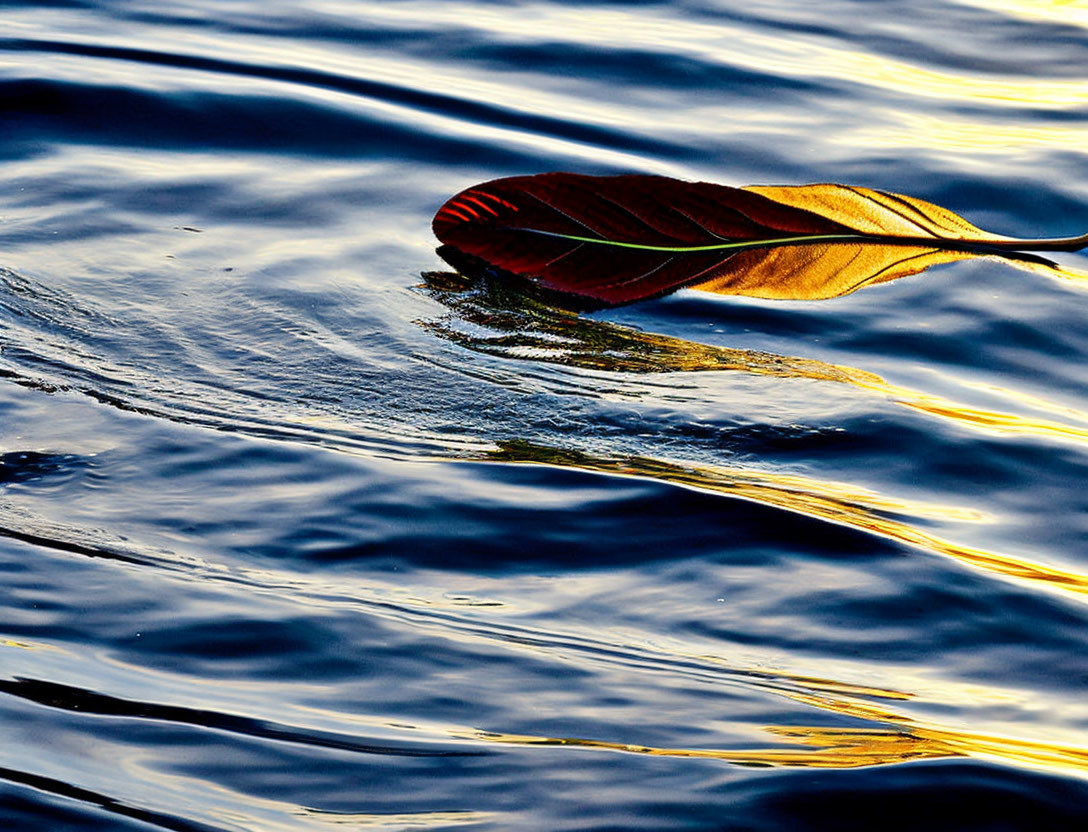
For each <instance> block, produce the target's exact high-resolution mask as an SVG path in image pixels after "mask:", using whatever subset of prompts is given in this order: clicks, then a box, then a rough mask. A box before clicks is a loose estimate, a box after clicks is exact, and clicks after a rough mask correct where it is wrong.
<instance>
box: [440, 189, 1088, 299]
mask: <svg viewBox="0 0 1088 832" xmlns="http://www.w3.org/2000/svg"><path fill="white" fill-rule="evenodd" d="M433 227H434V233H435V236H437V237H438V239H439V240H441V241H442V243H443V244H444V245H443V246H442V248H440V249H439V254H441V255H442V257H443V258H444V259H446V260H447V262H449V263H450V264H451V265H452V266H454V268H457V269H460V270H469V271H471V270H481V269H483V270H487V271H491V272H495V273H501V274H513V275H516V276H519V277H522V278H527V279H529V280H530V281H532V282H533V283H534V284H536V285H537V286H540V287H543V288H545V289H548V290H551V291H554V292H559V293H561V294H564V295H568V296H572V297H574V298H577V299H579V300H580V301H581V302H582V303H586V304H596V305H605V306H615V305H619V304H624V303H631V302H633V301H637V300H643V299H645V298H649V297H654V296H657V295H661V294H664V293H666V292H670V291H673V290H675V289H679V288H681V287H684V286H696V285H698V288H704V289H706V290H708V291H713V292H718V293H722V294H743V295H752V296H755V297H768V298H783V299H785V298H789V299H805V300H813V299H822V298H829V297H837V296H839V295H844V294H847V293H849V292H852V291H854V290H856V289H858V288H860V287H861V286H864V285H867V284H871V283H879V282H884V281H887V280H893V279H895V278H898V277H904V276H906V275H909V274H916V273H918V272H920V271H922V270H924V269H926V268H928V267H930V266H932V265H935V264H937V263H945V262H950V261H952V260H958V259H963V258H968V257H978V256H985V255H990V256H992V255H999V256H1003V257H1006V258H1016V259H1022V260H1027V261H1031V262H1034V263H1036V264H1043V265H1046V264H1048V263H1049V261H1046V260H1044V259H1042V258H1039V257H1035V256H1033V255H1030V254H1025V253H1024V252H1025V251H1075V250H1078V249H1081V248H1084V247H1085V246H1088V235H1085V236H1083V237H1072V238H1062V239H1050V240H1020V239H1015V238H1011V237H1003V236H1000V235H997V234H989V233H987V232H985V231H982V230H981V229H979V228H976V227H975V226H974V225H972V224H971V223H969V222H967V221H966V220H965V219H963V218H962V217H960V216H958V215H956V214H954V213H952V212H951V211H948V210H947V209H945V208H941V207H940V206H938V205H933V204H932V203H929V202H925V201H923V200H920V199H914V198H912V197H907V196H902V195H899V194H891V193H885V192H883V191H875V190H871V189H868V188H853V187H847V186H845V185H802V186H753V187H748V188H732V187H728V186H724V185H714V184H711V183H707V182H683V181H680V180H677V179H670V178H668V177H663V176H641V175H627V176H586V175H582V174H574V173H544V174H538V175H536V176H516V177H510V178H507V179H496V180H494V181H492V182H485V183H484V184H482V185H477V186H475V187H472V188H469V189H467V190H465V191H462V192H461V193H459V194H457V195H456V196H455V197H453V198H452V199H450V200H449V201H448V202H446V204H445V205H443V206H442V207H441V208H440V209H439V211H438V213H437V214H436V215H435V218H434V226H433Z"/></svg>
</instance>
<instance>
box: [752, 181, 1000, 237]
mask: <svg viewBox="0 0 1088 832" xmlns="http://www.w3.org/2000/svg"><path fill="white" fill-rule="evenodd" d="M744 190H746V191H752V192H753V193H757V194H761V195H762V196H765V197H767V198H768V199H773V200H774V201H775V202H780V203H782V204H783V205H789V206H791V207H794V208H803V209H805V210H807V211H813V212H814V213H817V214H819V215H821V216H823V217H827V218H828V219H830V220H834V221H835V222H837V223H839V224H840V225H845V226H846V227H848V228H852V229H854V230H856V231H860V232H862V233H863V234H886V235H890V236H897V237H927V236H928V237H939V238H944V239H954V240H979V241H985V240H1005V239H1008V238H1007V237H1002V236H1000V235H997V234H989V233H987V232H985V231H983V230H982V229H980V228H977V227H975V226H974V225H972V224H971V223H969V222H968V221H967V220H965V219H964V218H963V217H961V216H959V215H958V214H955V213H953V212H952V211H949V210H948V209H947V208H942V207H941V206H939V205H934V204H933V203H932V202H926V201H925V200H923V199H917V198H915V197H911V196H904V195H903V194H894V193H886V192H883V191H875V190H873V189H871V188H854V187H850V186H847V185H835V184H821V185H752V186H749V187H747V188H744Z"/></svg>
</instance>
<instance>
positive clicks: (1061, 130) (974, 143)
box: [849, 110, 1088, 157]
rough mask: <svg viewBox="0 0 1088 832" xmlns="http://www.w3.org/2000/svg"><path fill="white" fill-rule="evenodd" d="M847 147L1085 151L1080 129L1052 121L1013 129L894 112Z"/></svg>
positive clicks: (854, 135) (1087, 133)
mask: <svg viewBox="0 0 1088 832" xmlns="http://www.w3.org/2000/svg"><path fill="white" fill-rule="evenodd" d="M849 141H850V143H851V145H855V144H861V145H863V146H866V147H872V146H880V147H884V146H891V147H896V146H899V147H914V148H925V149H926V150H928V151H930V152H932V151H934V150H943V151H952V152H957V153H964V154H969V155H970V156H971V157H975V156H977V155H978V154H1001V155H1003V156H1009V155H1011V154H1022V153H1024V152H1025V151H1026V150H1028V149H1033V150H1034V149H1038V148H1046V149H1052V150H1058V151H1061V152H1069V151H1070V150H1072V149H1074V148H1083V147H1085V146H1088V128H1086V127H1085V126H1084V125H1076V124H1064V123H1061V122H1052V123H1049V124H1040V123H1039V122H1038V121H1034V122H1033V123H1032V124H1030V125H1028V124H1017V123H1015V122H1005V121H996V120H994V119H993V118H990V119H987V120H985V121H967V120H964V119H961V118H957V117H956V116H954V115H942V116H941V117H939V118H938V117H936V116H931V115H926V114H923V113H909V112H904V111H902V110H898V111H896V112H894V113H892V114H889V120H888V121H887V122H882V121H881V120H880V119H879V118H878V119H876V120H874V123H873V124H871V125H869V126H865V127H860V128H858V130H857V131H854V132H851V133H850V134H849Z"/></svg>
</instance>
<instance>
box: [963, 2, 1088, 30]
mask: <svg viewBox="0 0 1088 832" xmlns="http://www.w3.org/2000/svg"><path fill="white" fill-rule="evenodd" d="M956 2H958V3H960V4H962V5H964V6H976V7H978V8H981V9H987V10H989V11H992V12H1000V13H1002V14H1007V15H1011V16H1015V17H1021V18H1024V19H1025V20H1031V21H1035V22H1039V23H1056V24H1060V25H1063V26H1082V27H1084V28H1088V3H1086V2H1084V0H956Z"/></svg>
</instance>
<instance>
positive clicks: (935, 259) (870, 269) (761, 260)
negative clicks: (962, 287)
mask: <svg viewBox="0 0 1088 832" xmlns="http://www.w3.org/2000/svg"><path fill="white" fill-rule="evenodd" d="M972 257H978V255H977V254H972V253H970V252H963V251H947V250H945V251H942V250H940V249H933V248H921V247H918V246H899V245H884V244H879V243H835V244H825V245H799V246H782V247H780V248H765V249H753V250H751V251H742V252H739V253H737V254H735V255H733V256H732V257H731V258H729V260H728V261H727V262H726V269H727V271H725V272H724V273H722V274H719V275H718V276H717V277H715V278H714V279H713V280H709V281H707V282H706V283H699V284H697V285H695V286H692V287H691V288H693V289H698V290H699V291H702V292H712V293H714V294H718V295H746V296H748V297H757V298H766V299H771V300H826V299H828V298H837V297H840V296H842V295H848V294H850V293H851V292H854V291H856V290H858V289H861V288H862V287H864V286H871V285H873V284H875V283H885V282H887V281H889V280H896V279H898V278H900V277H907V276H909V275H912V274H918V273H919V272H923V271H925V270H926V269H928V268H929V267H931V266H936V265H939V264H942V263H952V262H955V261H956V260H964V259H968V258H972Z"/></svg>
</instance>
